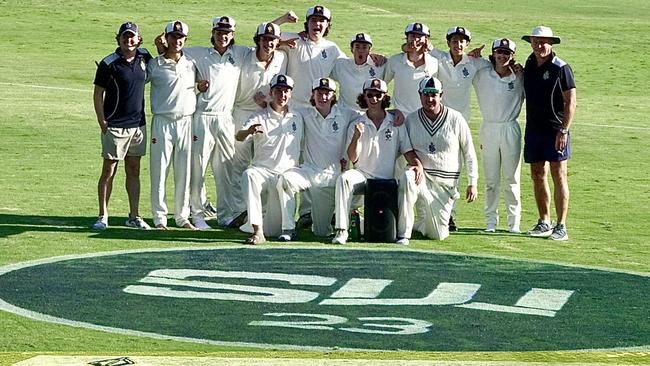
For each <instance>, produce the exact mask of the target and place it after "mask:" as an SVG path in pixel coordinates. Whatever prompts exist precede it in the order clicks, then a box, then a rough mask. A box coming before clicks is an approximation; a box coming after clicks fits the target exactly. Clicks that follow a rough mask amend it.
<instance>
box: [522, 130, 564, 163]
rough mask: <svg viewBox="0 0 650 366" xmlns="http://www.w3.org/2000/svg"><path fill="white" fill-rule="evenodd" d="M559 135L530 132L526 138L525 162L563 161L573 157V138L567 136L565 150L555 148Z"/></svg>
mask: <svg viewBox="0 0 650 366" xmlns="http://www.w3.org/2000/svg"><path fill="white" fill-rule="evenodd" d="M556 136H557V133H547V132H546V133H544V132H529V133H526V136H524V162H526V163H537V162H540V161H562V160H568V159H569V158H570V157H571V136H569V135H567V140H566V146H565V147H564V150H557V149H556V148H555V138H556Z"/></svg>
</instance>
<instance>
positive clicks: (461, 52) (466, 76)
mask: <svg viewBox="0 0 650 366" xmlns="http://www.w3.org/2000/svg"><path fill="white" fill-rule="evenodd" d="M446 39H447V46H449V50H448V51H443V50H439V49H435V48H434V49H432V50H431V55H432V56H433V57H435V58H436V59H438V62H439V66H440V68H439V69H438V76H437V78H438V80H440V81H441V82H442V85H444V87H445V97H444V98H443V102H442V103H443V104H444V105H446V106H447V107H450V108H451V109H455V110H457V111H459V112H460V113H461V114H462V115H463V118H465V120H466V121H467V122H468V123H469V121H470V117H471V109H472V108H471V103H470V100H471V95H472V81H473V80H474V78H475V76H476V73H477V72H478V71H479V70H480V69H483V68H489V67H490V63H488V62H486V60H484V59H481V58H474V57H470V56H468V55H467V53H466V51H467V50H468V49H469V45H470V42H471V41H472V33H471V32H470V31H469V29H467V28H465V27H460V26H455V27H451V28H449V29H447V35H446Z"/></svg>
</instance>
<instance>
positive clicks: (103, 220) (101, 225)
mask: <svg viewBox="0 0 650 366" xmlns="http://www.w3.org/2000/svg"><path fill="white" fill-rule="evenodd" d="M91 227H92V229H93V230H106V228H107V227H108V217H106V216H99V217H98V218H97V221H95V223H94V224H93V226H91Z"/></svg>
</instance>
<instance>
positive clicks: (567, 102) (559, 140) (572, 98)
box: [555, 88, 576, 150]
mask: <svg viewBox="0 0 650 366" xmlns="http://www.w3.org/2000/svg"><path fill="white" fill-rule="evenodd" d="M562 97H563V98H564V118H563V119H562V128H563V129H566V130H568V129H569V128H571V123H572V122H573V116H575V113H576V89H575V88H572V89H569V90H565V91H563V92H562ZM566 142H567V135H566V134H564V133H561V132H558V134H557V136H556V137H555V148H556V149H557V150H564V148H565V147H566Z"/></svg>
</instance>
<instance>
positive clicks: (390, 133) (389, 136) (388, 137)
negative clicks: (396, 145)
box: [384, 128, 393, 141]
mask: <svg viewBox="0 0 650 366" xmlns="http://www.w3.org/2000/svg"><path fill="white" fill-rule="evenodd" d="M384 136H385V137H386V141H390V140H391V139H392V138H393V130H391V129H390V128H389V129H387V130H386V132H384Z"/></svg>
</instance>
